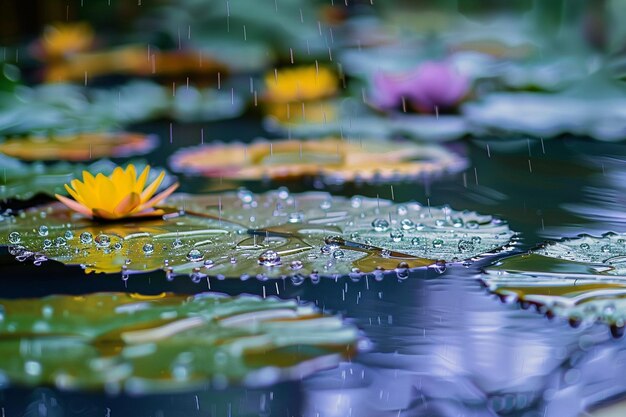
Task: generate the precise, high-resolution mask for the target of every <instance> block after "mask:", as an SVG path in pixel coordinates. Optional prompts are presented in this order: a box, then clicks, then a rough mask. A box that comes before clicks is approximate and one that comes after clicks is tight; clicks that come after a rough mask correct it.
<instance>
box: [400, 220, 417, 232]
mask: <svg viewBox="0 0 626 417" xmlns="http://www.w3.org/2000/svg"><path fill="white" fill-rule="evenodd" d="M400 225H401V226H402V228H403V229H404V230H411V229H415V223H413V220H411V219H402V221H401V222H400Z"/></svg>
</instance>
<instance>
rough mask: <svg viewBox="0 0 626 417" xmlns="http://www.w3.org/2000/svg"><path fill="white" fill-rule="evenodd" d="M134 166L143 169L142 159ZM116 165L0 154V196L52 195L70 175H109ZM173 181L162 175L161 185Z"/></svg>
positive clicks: (60, 191)
mask: <svg viewBox="0 0 626 417" xmlns="http://www.w3.org/2000/svg"><path fill="white" fill-rule="evenodd" d="M132 163H133V164H135V165H136V167H137V169H143V167H145V165H146V164H145V163H144V162H141V161H133V162H132ZM116 166H117V165H116V164H114V163H113V162H111V161H108V160H100V161H96V162H94V163H92V164H90V165H83V164H70V163H67V162H58V163H55V164H43V163H39V162H35V163H32V164H27V163H24V162H21V161H18V160H16V159H13V158H9V157H7V156H4V155H0V167H1V168H0V200H8V199H14V198H15V199H19V200H28V199H30V198H32V197H34V196H35V195H37V194H39V193H41V194H46V195H48V196H50V197H53V196H54V195H55V194H63V195H65V194H66V193H67V191H66V190H65V187H64V184H68V183H69V182H70V181H71V180H73V179H74V178H80V176H81V174H82V172H83V171H85V170H86V171H89V172H92V173H99V172H102V173H103V174H105V175H109V174H110V173H111V172H113V169H114V168H115V167H116ZM157 171H158V170H153V171H152V172H151V173H150V175H149V177H148V180H149V181H154V180H155V179H156V174H157V173H158V172H157ZM173 183H174V178H173V177H172V176H171V175H166V176H165V179H164V180H163V184H162V186H161V188H163V187H167V186H169V185H171V184H173Z"/></svg>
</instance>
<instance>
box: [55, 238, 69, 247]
mask: <svg viewBox="0 0 626 417" xmlns="http://www.w3.org/2000/svg"><path fill="white" fill-rule="evenodd" d="M54 244H55V245H56V246H57V247H58V246H65V245H67V241H66V240H65V238H62V237H57V238H56V239H54Z"/></svg>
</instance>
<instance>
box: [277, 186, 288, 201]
mask: <svg viewBox="0 0 626 417" xmlns="http://www.w3.org/2000/svg"><path fill="white" fill-rule="evenodd" d="M277 191H278V198H280V199H281V200H286V199H287V198H289V189H288V188H287V187H279V188H278V190H277Z"/></svg>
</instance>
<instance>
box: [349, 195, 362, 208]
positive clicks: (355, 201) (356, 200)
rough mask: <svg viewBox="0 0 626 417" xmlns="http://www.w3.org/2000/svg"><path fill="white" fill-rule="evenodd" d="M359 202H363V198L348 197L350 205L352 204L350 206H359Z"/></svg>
mask: <svg viewBox="0 0 626 417" xmlns="http://www.w3.org/2000/svg"><path fill="white" fill-rule="evenodd" d="M361 204H363V199H362V198H361V197H352V198H351V199H350V206H352V208H359V207H361Z"/></svg>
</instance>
